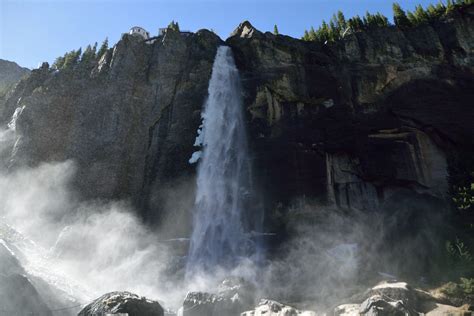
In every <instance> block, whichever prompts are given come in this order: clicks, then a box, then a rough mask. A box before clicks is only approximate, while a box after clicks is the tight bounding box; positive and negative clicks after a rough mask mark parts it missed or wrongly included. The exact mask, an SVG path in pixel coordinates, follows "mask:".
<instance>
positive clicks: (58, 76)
mask: <svg viewBox="0 0 474 316" xmlns="http://www.w3.org/2000/svg"><path fill="white" fill-rule="evenodd" d="M220 44H221V40H220V39H219V38H218V37H217V36H216V35H214V34H213V33H211V32H209V31H199V32H197V33H195V34H192V35H189V36H186V35H182V34H179V33H176V32H171V31H170V32H168V33H167V34H166V36H165V37H161V38H158V39H157V40H156V41H155V42H154V43H145V42H144V41H143V40H142V39H140V38H137V37H134V36H129V35H124V36H123V37H122V39H121V40H120V41H119V42H118V43H117V44H116V45H115V47H114V48H113V49H110V50H109V51H108V52H107V53H106V54H104V55H103V56H102V57H101V58H100V60H99V61H98V62H95V63H90V64H85V65H84V64H82V63H81V64H79V65H77V66H76V67H74V68H67V69H61V70H60V71H57V70H52V69H50V68H49V67H48V65H46V64H45V65H43V67H41V68H39V69H37V70H34V71H33V73H32V75H31V77H30V78H29V79H28V80H25V81H22V82H21V83H20V84H19V86H18V87H17V88H16V90H15V91H14V92H13V93H12V95H11V97H10V98H9V99H8V100H7V102H6V105H5V107H4V109H5V112H6V113H7V114H6V115H4V117H3V120H4V121H8V120H9V118H8V117H10V116H11V114H12V113H13V111H14V110H15V108H17V107H20V108H23V110H22V112H21V114H20V115H19V117H18V120H17V124H16V129H17V133H18V134H19V135H20V137H21V138H20V141H19V143H18V144H17V145H16V148H15V151H14V157H13V158H12V161H13V163H14V164H15V165H21V164H24V163H26V164H30V165H35V164H38V163H39V162H42V161H47V162H49V161H62V160H65V159H73V160H74V161H75V162H76V165H77V170H78V173H77V177H76V180H75V183H74V184H75V186H76V187H77V188H78V191H79V192H80V193H81V195H82V197H83V198H103V199H112V198H120V199H131V200H132V201H133V202H134V203H135V204H136V206H138V207H139V208H143V209H147V210H148V209H150V208H149V207H148V205H147V203H145V202H144V201H145V200H148V197H149V196H150V195H151V192H152V191H153V190H154V188H155V187H159V186H160V184H161V183H166V182H167V181H170V180H172V179H174V178H177V177H179V176H184V175H187V174H190V173H192V172H193V168H194V167H192V166H190V165H189V164H188V162H187V161H188V159H189V157H190V156H191V154H192V152H193V147H192V144H193V143H194V138H195V134H196V130H197V128H198V126H199V124H200V122H201V119H200V110H201V106H202V103H203V102H204V100H205V97H206V94H207V86H208V81H209V78H210V75H211V69H212V63H213V60H214V55H215V52H216V49H217V46H218V45H220ZM149 216H150V217H151V216H153V214H149Z"/></svg>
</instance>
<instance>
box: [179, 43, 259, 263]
mask: <svg viewBox="0 0 474 316" xmlns="http://www.w3.org/2000/svg"><path fill="white" fill-rule="evenodd" d="M208 92H209V97H208V99H207V101H206V103H205V106H204V110H203V113H202V118H203V125H202V126H201V130H200V131H198V137H197V139H196V144H197V145H201V146H202V151H200V152H197V153H195V154H193V157H192V158H191V159H190V162H191V163H192V162H194V161H196V160H197V159H200V162H199V165H198V170H197V193H196V200H195V205H194V214H193V215H194V221H193V224H194V226H193V232H192V235H191V242H190V250H189V254H188V262H187V272H190V271H196V270H199V269H201V270H208V269H211V268H214V267H217V266H221V267H232V266H235V265H236V264H237V263H238V262H239V260H240V259H241V258H243V257H250V256H252V255H255V254H256V252H257V250H256V246H255V243H254V242H253V241H252V240H251V235H252V233H253V232H251V231H250V230H257V229H258V228H255V224H256V222H258V216H255V215H256V214H258V212H253V211H250V209H251V208H252V205H251V204H252V202H251V195H252V191H253V190H252V183H251V168H250V163H249V155H248V148H247V136H246V131H245V123H244V113H243V109H242V97H241V85H240V77H239V72H238V70H237V68H236V66H235V63H234V58H233V55H232V51H231V50H230V48H229V47H227V46H221V47H219V48H218V50H217V54H216V57H215V61H214V65H213V68H212V76H211V80H210V82H209V90H208ZM249 223H250V225H249ZM252 225H254V227H251V226H252Z"/></svg>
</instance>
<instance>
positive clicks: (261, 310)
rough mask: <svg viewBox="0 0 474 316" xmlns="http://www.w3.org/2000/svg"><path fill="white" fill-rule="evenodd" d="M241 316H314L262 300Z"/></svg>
mask: <svg viewBox="0 0 474 316" xmlns="http://www.w3.org/2000/svg"><path fill="white" fill-rule="evenodd" d="M242 316H316V313H315V312H312V311H299V310H297V309H296V308H294V307H291V306H288V305H285V304H282V303H279V302H277V301H272V300H268V299H262V300H261V301H260V303H259V304H258V305H257V306H256V307H255V309H254V310H251V311H246V312H244V313H242Z"/></svg>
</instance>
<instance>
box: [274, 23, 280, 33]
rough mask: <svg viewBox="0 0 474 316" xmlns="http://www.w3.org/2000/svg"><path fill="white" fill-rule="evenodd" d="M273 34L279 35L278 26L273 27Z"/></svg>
mask: <svg viewBox="0 0 474 316" xmlns="http://www.w3.org/2000/svg"><path fill="white" fill-rule="evenodd" d="M273 34H275V35H278V34H280V32H278V26H277V25H276V24H275V25H274V26H273Z"/></svg>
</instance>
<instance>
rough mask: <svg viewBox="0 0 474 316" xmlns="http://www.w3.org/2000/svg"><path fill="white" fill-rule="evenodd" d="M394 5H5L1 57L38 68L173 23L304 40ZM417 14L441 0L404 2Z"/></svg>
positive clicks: (9, 0)
mask: <svg viewBox="0 0 474 316" xmlns="http://www.w3.org/2000/svg"><path fill="white" fill-rule="evenodd" d="M392 2H393V1H392V0H389V1H387V0H273V1H270V0H205V1H204V0H174V1H169V0H168V1H166V0H155V1H153V0H138V1H133V0H0V58H1V59H7V60H12V61H15V62H17V63H18V64H19V65H21V66H24V67H29V68H35V67H37V66H38V64H39V63H40V62H42V61H48V62H50V63H51V62H52V61H54V59H55V58H56V57H57V56H60V55H63V54H64V53H65V52H66V51H70V50H72V49H77V48H79V47H85V46H87V44H93V43H94V42H99V44H100V42H102V41H103V40H104V39H105V38H106V37H108V38H109V42H110V43H111V44H114V43H116V42H117V41H118V40H119V38H120V35H121V34H122V33H123V32H127V31H128V29H129V28H130V27H132V26H135V25H138V26H142V27H144V28H145V29H147V30H148V31H149V32H150V33H151V34H156V33H157V32H158V28H160V27H165V26H166V25H168V23H169V22H170V21H171V20H175V21H178V22H179V25H180V28H181V29H182V30H190V31H197V30H199V29H201V28H207V29H213V30H214V31H215V32H216V33H217V34H219V35H220V36H221V38H223V39H225V38H227V36H228V35H229V34H230V33H231V32H232V31H233V30H234V29H235V27H236V26H237V25H238V24H239V23H240V22H242V21H244V20H249V21H250V22H251V23H252V24H253V25H254V26H255V27H256V28H258V29H259V30H261V31H272V30H273V26H274V25H275V24H277V25H278V28H279V30H280V33H281V34H286V35H290V36H293V37H298V38H299V37H301V36H302V35H303V32H304V30H305V29H309V28H310V27H311V26H312V25H313V26H315V27H316V26H319V25H320V23H321V21H322V20H323V19H326V20H328V19H330V17H331V16H332V14H333V13H335V12H336V11H337V10H339V9H340V10H342V12H343V13H344V14H345V16H346V18H349V17H351V16H353V15H356V14H359V15H362V14H364V13H365V11H367V10H368V11H369V12H377V11H379V12H381V13H383V14H385V15H386V16H387V17H389V18H391V17H392V9H391V7H392ZM397 2H399V3H400V4H401V5H402V7H403V8H405V9H413V8H414V6H415V5H417V4H422V5H423V6H426V5H428V4H429V3H434V2H437V0H398V1H397Z"/></svg>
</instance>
